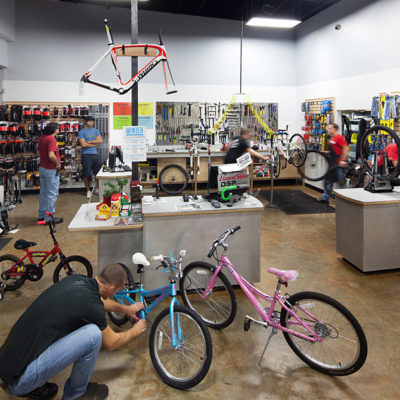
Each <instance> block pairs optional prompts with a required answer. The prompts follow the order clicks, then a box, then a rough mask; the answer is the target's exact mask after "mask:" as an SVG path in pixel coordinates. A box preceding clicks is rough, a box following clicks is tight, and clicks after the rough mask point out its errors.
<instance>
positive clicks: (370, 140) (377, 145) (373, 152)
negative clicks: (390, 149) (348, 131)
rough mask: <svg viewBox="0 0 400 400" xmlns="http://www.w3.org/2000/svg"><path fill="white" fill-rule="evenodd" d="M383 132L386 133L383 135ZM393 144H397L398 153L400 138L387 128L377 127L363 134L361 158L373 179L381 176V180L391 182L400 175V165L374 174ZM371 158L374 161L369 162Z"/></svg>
mask: <svg viewBox="0 0 400 400" xmlns="http://www.w3.org/2000/svg"><path fill="white" fill-rule="evenodd" d="M381 131H383V132H386V133H383V134H382V133H380V132H381ZM391 143H396V145H397V151H399V150H400V138H399V137H398V136H397V133H396V132H394V131H393V130H392V129H390V128H388V127H387V126H381V125H375V126H373V127H372V128H369V129H368V130H367V131H365V133H364V134H363V136H362V138H361V140H360V157H361V160H362V162H363V165H364V168H365V170H366V172H367V173H368V174H369V175H370V176H371V177H373V176H379V179H380V180H384V181H390V180H391V179H393V178H396V177H397V176H398V175H399V172H400V163H397V165H396V167H394V168H393V169H388V171H386V172H384V171H380V172H378V173H376V172H374V169H375V164H376V163H378V161H379V158H381V157H383V154H384V150H385V148H386V147H387V146H388V145H389V144H391ZM371 157H372V160H369V158H371ZM371 161H372V162H371Z"/></svg>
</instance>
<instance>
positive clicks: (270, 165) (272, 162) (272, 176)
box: [265, 160, 279, 209]
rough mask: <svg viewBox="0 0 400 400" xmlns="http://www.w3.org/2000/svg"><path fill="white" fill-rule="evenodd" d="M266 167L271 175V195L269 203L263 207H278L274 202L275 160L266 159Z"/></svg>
mask: <svg viewBox="0 0 400 400" xmlns="http://www.w3.org/2000/svg"><path fill="white" fill-rule="evenodd" d="M268 165H269V167H268V169H269V173H270V177H271V195H270V198H269V203H268V204H267V205H266V206H265V208H275V209H276V208H279V207H278V206H277V205H276V204H274V167H275V162H274V161H272V160H268Z"/></svg>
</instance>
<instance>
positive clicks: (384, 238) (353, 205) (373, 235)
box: [334, 188, 400, 272]
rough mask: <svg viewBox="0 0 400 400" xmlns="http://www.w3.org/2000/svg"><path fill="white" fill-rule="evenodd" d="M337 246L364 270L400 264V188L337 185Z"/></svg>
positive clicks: (341, 253)
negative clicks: (376, 190) (377, 189)
mask: <svg viewBox="0 0 400 400" xmlns="http://www.w3.org/2000/svg"><path fill="white" fill-rule="evenodd" d="M334 193H335V195H336V250H337V252H338V253H339V254H340V255H342V256H343V258H344V259H345V260H347V261H349V262H350V263H351V264H353V265H354V266H356V267H357V268H358V269H360V270H361V271H363V272H370V271H381V270H387V269H394V268H400V251H398V242H399V238H400V224H399V220H400V188H395V190H394V191H393V192H391V193H371V192H368V191H366V190H364V189H337V190H335V191H334Z"/></svg>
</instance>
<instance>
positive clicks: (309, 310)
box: [281, 292, 368, 375]
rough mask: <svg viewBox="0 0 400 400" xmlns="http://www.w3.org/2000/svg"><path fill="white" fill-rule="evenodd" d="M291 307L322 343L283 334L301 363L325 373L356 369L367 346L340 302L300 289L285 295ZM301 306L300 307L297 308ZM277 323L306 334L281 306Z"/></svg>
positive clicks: (364, 356) (349, 371)
mask: <svg viewBox="0 0 400 400" xmlns="http://www.w3.org/2000/svg"><path fill="white" fill-rule="evenodd" d="M287 303H289V304H290V305H293V307H292V310H293V311H295V312H296V314H297V316H298V317H299V318H300V319H301V321H303V322H304V323H305V324H307V325H308V326H309V327H310V328H311V329H312V330H313V331H314V332H315V333H317V334H319V335H321V336H322V338H323V341H322V342H316V343H312V342H309V341H307V340H304V339H301V338H300V337H297V336H294V335H291V334H288V333H286V332H284V333H283V335H284V336H285V339H286V341H287V343H288V344H289V346H290V347H291V349H292V350H293V351H294V352H295V353H296V355H297V356H298V357H300V358H301V359H302V360H303V361H304V362H305V363H307V364H308V365H309V366H310V367H312V368H314V369H315V370H317V371H319V372H322V373H324V374H327V375H350V374H353V373H354V372H356V371H358V370H359V369H360V368H361V367H362V366H363V364H364V363H365V360H366V358H367V352H368V346H367V340H366V338H365V335H364V332H363V330H362V328H361V326H360V324H359V323H358V321H357V320H356V319H355V317H354V316H353V314H351V312H350V311H349V310H348V309H347V308H346V307H344V306H343V305H342V304H340V303H339V302H337V301H336V300H334V299H332V298H331V297H328V296H325V295H323V294H320V293H314V292H300V293H296V294H294V295H293V296H291V297H289V299H288V300H287ZM300 307H301V308H300ZM281 325H282V326H284V327H287V328H288V329H291V330H293V331H296V332H298V333H301V334H303V335H307V336H308V335H310V333H309V332H308V331H307V330H306V329H305V328H304V327H303V326H301V325H299V324H298V322H297V320H296V319H295V318H294V317H292V316H291V315H290V314H289V313H288V312H287V311H286V310H285V309H284V308H282V310H281Z"/></svg>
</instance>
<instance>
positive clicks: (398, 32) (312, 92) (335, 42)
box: [296, 0, 400, 129]
mask: <svg viewBox="0 0 400 400" xmlns="http://www.w3.org/2000/svg"><path fill="white" fill-rule="evenodd" d="M399 14H400V1H399V0H379V1H371V0H363V1H362V0H342V1H341V2H339V3H338V4H337V5H335V6H332V7H330V8H329V9H327V10H325V11H324V12H323V13H321V14H319V15H318V16H316V17H314V18H312V19H310V20H309V21H306V22H304V23H303V24H301V25H300V26H299V28H298V30H297V32H296V66H297V78H296V81H297V100H296V103H297V104H298V107H297V110H296V112H297V116H298V125H297V128H298V129H300V127H301V126H302V125H304V120H303V114H302V113H301V112H300V103H301V102H302V101H304V100H305V99H307V98H316V97H335V98H336V108H337V110H344V109H370V107H371V101H372V97H373V96H375V95H377V94H378V93H380V92H386V91H387V92H391V91H395V90H399V89H400V52H399V51H398V47H399V45H398V38H399V37H400V24H399V23H398V16H399ZM336 24H340V25H341V26H342V28H341V30H335V29H334V27H335V25H336Z"/></svg>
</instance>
